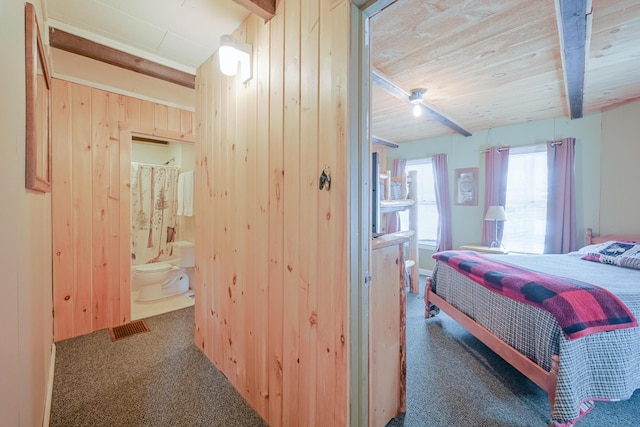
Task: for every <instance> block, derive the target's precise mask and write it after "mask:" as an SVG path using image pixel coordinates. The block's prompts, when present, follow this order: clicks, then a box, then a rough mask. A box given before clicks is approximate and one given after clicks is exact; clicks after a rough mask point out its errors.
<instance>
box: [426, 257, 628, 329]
mask: <svg viewBox="0 0 640 427" xmlns="http://www.w3.org/2000/svg"><path fill="white" fill-rule="evenodd" d="M433 258H435V259H436V260H438V261H442V262H446V263H447V264H449V265H450V266H451V267H453V268H454V269H455V270H456V271H458V272H459V273H461V274H464V275H466V276H467V277H469V278H470V279H472V280H473V281H475V282H476V283H479V284H480V285H482V286H484V287H485V288H487V289H489V290H492V291H494V292H497V293H499V294H501V295H504V296H506V297H509V298H512V299H515V300H516V301H520V302H522V303H525V304H529V305H533V306H535V307H539V308H541V309H543V310H546V311H548V312H550V313H551V314H552V315H553V316H554V317H555V319H556V320H557V322H558V324H559V325H560V327H561V328H562V331H563V332H564V333H565V334H566V336H567V338H568V339H576V338H582V337H584V336H587V335H589V334H592V333H596V332H604V331H613V330H616V329H623V328H630V327H634V326H638V322H637V321H636V319H635V318H634V316H633V314H631V312H630V311H629V309H628V308H627V307H626V306H625V305H624V304H623V303H622V302H621V301H620V300H619V299H618V298H617V297H616V296H615V295H613V294H612V293H611V292H609V291H607V290H606V289H603V288H600V287H598V286H595V285H591V284H588V283H584V282H581V281H578V280H573V279H568V278H564V277H559V276H555V275H551V274H544V273H539V272H537V271H532V270H529V269H526V268H522V267H518V266H516V265H513V264H509V263H506V262H502V261H498V260H496V259H490V258H486V257H483V256H480V255H478V254H477V253H476V252H473V251H445V252H438V253H436V254H434V255H433Z"/></svg>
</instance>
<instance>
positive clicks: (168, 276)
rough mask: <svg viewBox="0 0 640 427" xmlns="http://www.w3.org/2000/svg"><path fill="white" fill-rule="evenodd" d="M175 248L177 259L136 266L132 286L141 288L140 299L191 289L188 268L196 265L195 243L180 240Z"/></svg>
mask: <svg viewBox="0 0 640 427" xmlns="http://www.w3.org/2000/svg"><path fill="white" fill-rule="evenodd" d="M173 249H174V253H176V255H177V256H178V258H176V259H172V260H168V261H164V262H154V263H152V264H142V265H138V266H135V267H134V271H133V274H132V278H131V286H132V289H140V294H139V295H138V301H141V302H145V301H153V300H157V299H161V298H166V297H170V296H173V295H178V294H181V293H184V292H187V291H188V290H189V274H188V273H187V269H188V268H191V267H193V266H194V265H195V245H194V244H193V242H188V241H179V242H175V243H174V244H173Z"/></svg>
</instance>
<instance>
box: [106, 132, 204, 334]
mask: <svg viewBox="0 0 640 427" xmlns="http://www.w3.org/2000/svg"><path fill="white" fill-rule="evenodd" d="M118 129H119V137H120V171H119V172H120V174H119V176H120V185H119V194H109V197H118V198H119V199H120V212H119V213H120V230H119V234H120V250H119V254H120V260H119V261H120V277H119V280H120V313H125V317H126V318H125V319H123V320H126V321H123V322H122V323H128V322H130V321H131V150H132V148H131V144H132V142H133V141H132V139H133V136H141V137H145V138H155V139H162V140H167V141H172V142H179V143H192V144H194V145H195V142H196V135H195V134H194V133H185V132H177V131H170V130H162V129H154V128H142V127H140V126H139V125H136V124H133V123H127V122H119V123H118ZM125 144H126V145H125ZM124 147H126V150H123V148H124ZM125 236H126V238H125Z"/></svg>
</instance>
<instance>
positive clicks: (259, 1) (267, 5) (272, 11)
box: [233, 0, 276, 21]
mask: <svg viewBox="0 0 640 427" xmlns="http://www.w3.org/2000/svg"><path fill="white" fill-rule="evenodd" d="M233 1H234V2H236V3H238V4H239V5H240V6H242V7H244V8H245V9H247V10H248V11H249V12H251V13H255V14H256V15H258V16H259V17H260V18H263V19H264V20H265V21H270V20H271V18H273V17H274V16H276V0H233Z"/></svg>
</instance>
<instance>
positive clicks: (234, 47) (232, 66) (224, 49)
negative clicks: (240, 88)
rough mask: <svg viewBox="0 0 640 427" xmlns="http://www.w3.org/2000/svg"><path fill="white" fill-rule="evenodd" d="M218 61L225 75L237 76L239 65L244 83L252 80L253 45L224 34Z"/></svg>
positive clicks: (221, 37) (221, 38)
mask: <svg viewBox="0 0 640 427" xmlns="http://www.w3.org/2000/svg"><path fill="white" fill-rule="evenodd" d="M218 61H219V62H220V72H222V74H224V75H225V76H235V75H236V73H237V72H238V65H239V66H240V78H241V80H242V83H247V82H248V81H249V80H251V45H249V44H245V43H238V42H236V40H235V39H234V38H233V37H232V36H230V35H228V34H224V35H222V36H220V48H219V49H218Z"/></svg>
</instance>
